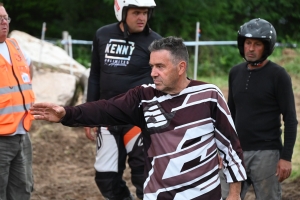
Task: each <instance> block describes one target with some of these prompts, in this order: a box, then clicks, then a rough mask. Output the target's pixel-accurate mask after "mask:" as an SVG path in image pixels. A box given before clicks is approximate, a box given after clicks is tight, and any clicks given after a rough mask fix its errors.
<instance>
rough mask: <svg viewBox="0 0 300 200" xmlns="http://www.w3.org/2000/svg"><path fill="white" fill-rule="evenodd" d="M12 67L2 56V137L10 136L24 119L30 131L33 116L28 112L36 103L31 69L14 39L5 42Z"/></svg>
mask: <svg viewBox="0 0 300 200" xmlns="http://www.w3.org/2000/svg"><path fill="white" fill-rule="evenodd" d="M5 42H6V44H7V47H8V50H9V54H10V58H11V61H12V65H10V64H9V63H8V62H7V61H6V60H5V58H3V56H2V55H0V80H1V81H0V135H10V134H12V133H14V132H15V131H16V130H17V127H18V125H19V122H20V121H21V120H22V119H23V127H24V129H25V130H26V131H29V129H30V126H31V122H32V120H33V116H32V115H31V114H30V113H29V112H28V110H29V108H30V106H31V105H32V104H33V102H34V94H33V91H32V85H31V77H30V69H29V66H28V65H27V63H26V60H25V58H24V56H23V54H22V52H21V50H20V48H19V46H18V43H17V42H16V41H15V40H14V39H10V38H7V39H6V40H5Z"/></svg>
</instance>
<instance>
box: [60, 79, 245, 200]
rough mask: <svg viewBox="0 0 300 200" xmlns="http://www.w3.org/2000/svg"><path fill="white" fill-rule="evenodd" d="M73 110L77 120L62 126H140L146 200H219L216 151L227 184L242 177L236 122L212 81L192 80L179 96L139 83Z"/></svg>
mask: <svg viewBox="0 0 300 200" xmlns="http://www.w3.org/2000/svg"><path fill="white" fill-rule="evenodd" d="M76 109H79V110H78V111H76V112H75V110H74V109H72V111H71V112H72V114H71V115H72V116H74V115H77V117H76V120H75V121H74V120H71V121H69V120H66V121H65V120H64V121H63V123H64V124H66V125H70V124H72V125H82V124H81V123H83V124H89V125H91V124H96V123H99V122H101V124H110V125H115V124H122V123H129V124H134V125H137V126H139V127H141V129H143V134H144V135H143V137H144V140H143V141H144V148H145V156H146V157H147V159H146V160H145V162H146V163H145V175H146V180H145V183H144V199H147V200H153V199H159V200H164V199H168V200H169V199H180V200H182V199H205V200H207V199H221V187H220V180H219V175H218V172H219V169H218V165H219V162H218V154H220V156H221V157H222V158H223V166H224V168H225V169H224V174H225V177H226V179H227V182H237V181H243V180H245V179H246V173H245V169H244V166H243V161H242V158H243V157H242V149H241V146H240V142H239V140H238V136H237V133H236V131H235V127H234V123H233V120H232V118H231V115H230V112H229V109H228V107H227V104H226V100H225V98H224V96H223V94H222V92H221V91H220V90H219V88H217V87H216V86H215V85H212V84H207V83H204V82H200V81H193V80H192V81H191V83H190V84H189V86H188V87H187V88H185V89H184V90H182V91H181V92H180V93H179V94H177V95H169V94H165V93H162V92H160V91H158V90H156V89H155V85H154V84H151V85H143V86H138V87H136V88H134V89H132V90H129V91H128V92H127V93H125V94H122V95H119V96H117V97H115V98H112V99H110V100H108V101H105V100H100V101H97V102H90V103H87V104H83V105H81V106H78V107H77V108H76ZM66 111H67V114H66V118H69V117H68V116H69V115H70V111H69V108H67V109H66ZM86 116H89V117H86ZM99 116H100V117H99Z"/></svg>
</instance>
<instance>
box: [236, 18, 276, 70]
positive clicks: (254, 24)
mask: <svg viewBox="0 0 300 200" xmlns="http://www.w3.org/2000/svg"><path fill="white" fill-rule="evenodd" d="M276 37H277V35H276V30H275V28H274V27H273V25H272V24H271V23H270V22H268V21H266V20H264V19H260V18H257V19H252V20H250V21H249V22H246V23H245V24H243V25H242V26H241V27H240V29H239V30H238V37H237V43H238V48H239V51H240V54H241V56H242V57H243V58H244V59H245V60H246V58H245V54H244V42H245V39H246V38H254V39H260V40H261V41H262V42H263V43H264V53H263V55H262V57H261V58H260V59H259V60H257V61H254V62H250V61H247V60H246V61H247V62H248V63H249V64H251V65H254V66H255V65H258V64H260V63H261V62H263V61H264V60H266V59H267V57H268V56H269V55H271V54H272V52H273V50H274V47H275V43H276Z"/></svg>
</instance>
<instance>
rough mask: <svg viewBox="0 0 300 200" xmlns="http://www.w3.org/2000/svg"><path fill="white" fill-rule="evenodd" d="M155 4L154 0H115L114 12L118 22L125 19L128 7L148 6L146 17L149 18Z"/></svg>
mask: <svg viewBox="0 0 300 200" xmlns="http://www.w3.org/2000/svg"><path fill="white" fill-rule="evenodd" d="M155 6H156V4H155V2H154V0H115V5H114V9H115V14H116V18H117V20H118V21H119V22H121V21H123V22H125V20H126V14H127V10H128V8H130V7H141V8H149V11H148V19H150V17H151V15H152V12H153V9H154V7H155Z"/></svg>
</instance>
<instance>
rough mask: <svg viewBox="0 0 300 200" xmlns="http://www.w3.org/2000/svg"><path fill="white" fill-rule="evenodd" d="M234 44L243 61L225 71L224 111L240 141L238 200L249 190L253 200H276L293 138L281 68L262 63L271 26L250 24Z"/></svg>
mask: <svg viewBox="0 0 300 200" xmlns="http://www.w3.org/2000/svg"><path fill="white" fill-rule="evenodd" d="M237 39H238V48H239V51H240V54H241V56H242V57H243V58H244V59H245V60H246V62H244V63H241V64H238V65H236V66H234V67H233V68H232V69H231V71H230V74H229V95H228V106H229V109H230V111H231V114H232V118H233V120H234V122H235V125H236V130H237V133H238V135H239V139H240V141H241V146H242V149H243V155H244V161H245V166H246V172H247V180H246V181H244V182H243V184H242V193H241V198H242V199H243V198H244V196H245V195H246V192H247V190H248V188H249V186H251V185H253V188H254V190H255V195H256V199H272V200H277V199H278V200H279V199H281V187H280V182H282V181H284V180H285V179H287V178H288V177H289V176H290V174H291V170H292V164H291V159H292V154H293V148H294V144H295V140H296V135H297V117H296V111H295V101H294V94H293V89H292V82H291V78H290V76H289V75H288V73H287V72H286V71H285V69H284V68H283V67H281V66H279V65H278V64H276V63H273V62H272V61H270V60H268V59H267V58H268V56H269V55H271V54H272V52H273V49H274V47H275V43H276V31H275V28H274V27H273V25H272V24H271V23H269V22H268V21H266V20H263V19H259V18H258V19H252V20H250V21H249V22H247V23H245V24H244V25H242V26H241V27H240V29H239V31H238V38H237ZM281 116H282V119H283V121H284V145H282V140H281V134H282V130H281V128H280V127H281Z"/></svg>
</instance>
